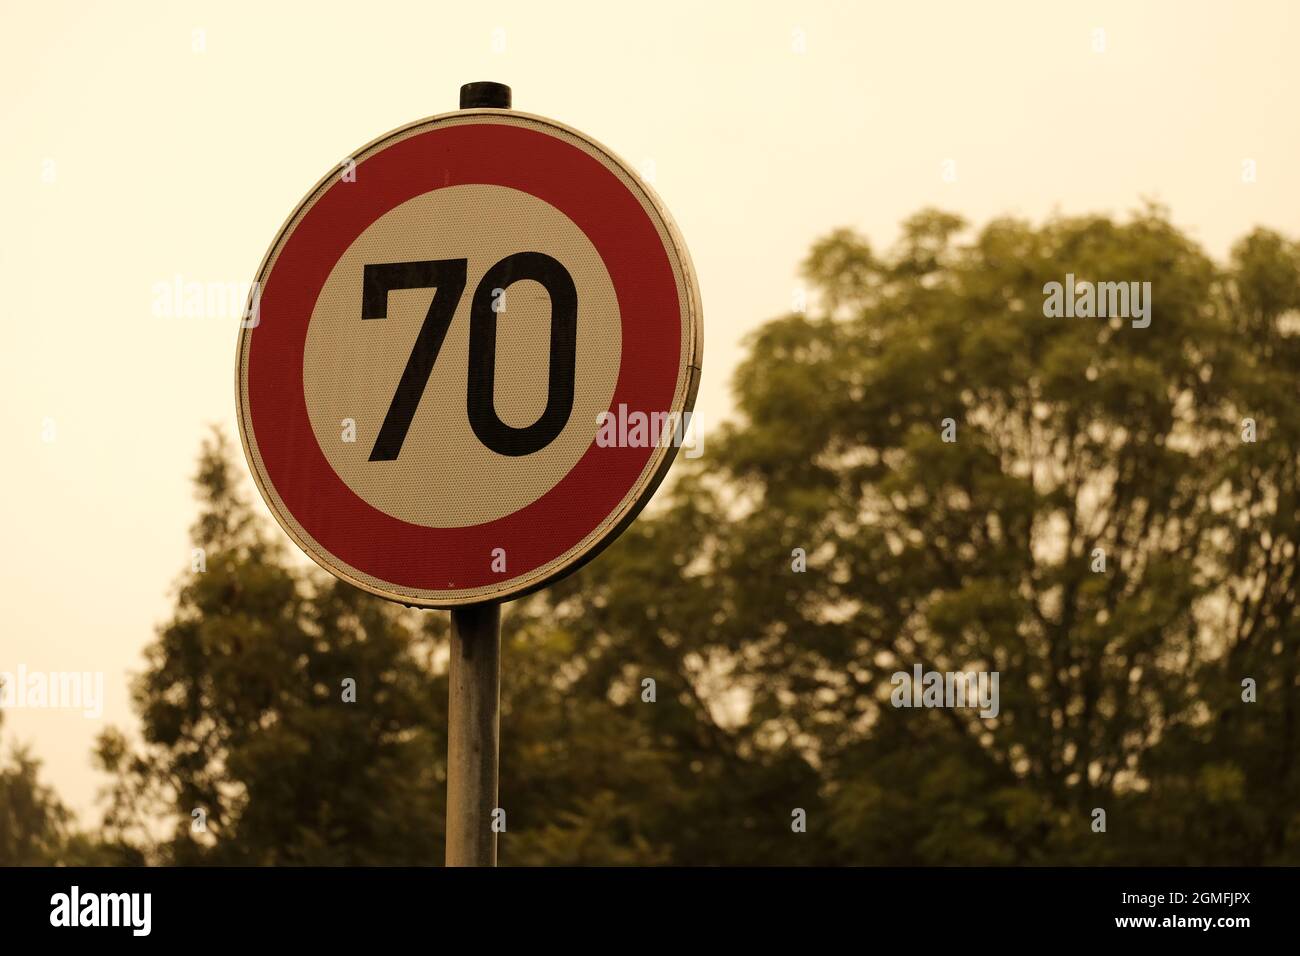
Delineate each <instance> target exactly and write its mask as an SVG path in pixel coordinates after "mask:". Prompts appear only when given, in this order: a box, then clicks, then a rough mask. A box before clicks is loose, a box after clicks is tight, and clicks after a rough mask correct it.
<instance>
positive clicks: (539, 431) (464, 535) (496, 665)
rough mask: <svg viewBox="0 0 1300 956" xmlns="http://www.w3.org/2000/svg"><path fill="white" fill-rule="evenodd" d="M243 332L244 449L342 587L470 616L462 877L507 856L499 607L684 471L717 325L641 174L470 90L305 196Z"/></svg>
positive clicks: (260, 479)
mask: <svg viewBox="0 0 1300 956" xmlns="http://www.w3.org/2000/svg"><path fill="white" fill-rule="evenodd" d="M254 290H255V292H254V295H255V298H254V300H253V303H254V304H253V305H252V306H250V308H251V309H252V311H251V313H250V314H251V315H252V316H253V320H252V321H247V322H244V323H242V326H241V330H240V334H239V344H238V349H237V354H236V379H235V388H236V402H237V405H238V418H239V433H240V437H241V439H242V440H243V446H244V454H245V455H246V457H247V458H248V463H249V469H250V471H251V472H252V474H253V479H254V481H255V482H256V484H257V488H258V491H259V492H260V493H261V494H262V497H263V498H264V499H265V501H266V504H267V506H268V507H269V508H270V510H271V513H272V514H273V515H274V516H275V519H276V520H277V521H278V522H279V523H280V526H281V527H282V528H283V529H284V530H285V532H286V533H287V534H288V535H289V536H290V537H291V538H292V539H293V540H294V542H295V543H296V544H297V545H298V546H299V547H300V548H302V550H303V551H304V552H305V553H306V554H307V555H308V556H309V557H310V558H311V559H312V560H314V561H315V562H316V563H317V564H319V565H320V566H321V567H323V568H324V569H325V570H326V571H328V572H330V573H331V574H333V575H335V576H336V577H338V578H339V579H341V580H343V581H347V582H348V583H350V584H353V585H355V586H356V587H359V588H362V589H364V590H366V591H368V592H370V593H371V594H375V595H378V596H379V597H382V598H386V599H387V600H390V601H396V602H399V603H401V604H405V605H408V606H412V607H428V608H450V609H451V610H452V622H451V623H452V627H451V664H450V693H449V696H448V727H447V732H448V743H447V758H448V761H447V763H448V769H447V863H448V865H451V866H492V865H493V864H495V862H496V847H497V832H498V831H499V829H501V828H500V827H499V826H498V820H497V819H496V817H495V814H496V811H497V810H498V807H497V800H498V795H497V780H498V775H497V760H498V744H499V740H500V729H499V714H500V674H501V665H500V655H501V631H500V625H501V608H500V605H501V602H503V601H508V600H511V599H513V598H516V597H520V596H522V595H524V594H528V593H530V592H532V591H536V590H538V589H539V588H543V587H545V586H547V585H548V584H550V583H551V582H553V581H556V580H558V579H559V578H561V577H563V576H564V575H566V574H569V573H571V572H573V571H575V570H576V569H577V568H579V567H581V566H582V565H583V564H584V563H586V562H587V561H590V560H591V559H592V558H594V557H595V556H596V555H597V554H599V552H600V551H601V549H602V548H604V547H606V546H608V545H609V544H610V543H611V542H613V541H614V539H615V538H617V537H618V535H619V534H620V533H622V531H623V530H624V529H625V528H627V527H628V525H630V524H631V523H632V521H633V520H634V519H635V518H636V516H637V514H638V513H639V512H640V511H641V509H642V508H643V507H644V506H645V505H646V503H647V502H648V501H649V500H650V496H651V495H653V494H654V491H655V489H656V488H657V487H658V486H659V484H660V482H661V481H663V479H664V477H665V476H666V475H667V473H668V468H669V466H670V465H671V464H672V461H673V458H674V456H675V455H676V452H677V449H678V447H679V446H680V445H681V444H682V439H683V436H684V433H685V432H686V431H688V429H689V425H690V422H689V416H690V414H691V410H692V408H693V407H694V404H695V394H696V391H697V389H698V387H699V381H700V353H701V349H702V340H703V331H702V328H701V320H700V293H699V289H698V288H697V286H696V282H695V274H694V271H693V269H692V267H691V262H690V256H689V254H688V253H687V251H686V244H685V243H684V242H683V241H682V238H681V235H680V234H679V233H678V231H677V228H676V226H674V225H673V222H672V219H671V217H670V216H669V215H668V211H667V209H665V208H664V206H663V204H662V203H661V202H660V201H659V199H658V197H657V196H655V194H654V191H653V190H652V189H651V188H650V187H649V186H648V185H647V184H646V183H645V182H643V181H642V180H641V178H640V177H639V176H638V175H637V173H636V171H635V170H634V169H633V168H632V167H631V166H629V165H628V164H627V163H625V162H623V161H622V160H620V159H619V158H618V157H616V156H615V155H614V154H613V153H611V152H610V151H609V150H608V149H606V148H605V147H603V146H601V145H600V144H599V143H598V142H596V141H595V140H593V139H592V138H591V137H589V136H586V135H585V134H583V133H580V132H578V131H577V130H575V129H572V128H570V127H568V126H565V125H563V124H562V123H558V122H556V121H554V120H551V119H547V118H546V117H543V116H536V115H533V114H530V113H521V112H518V111H516V110H514V109H512V108H511V102H510V88H509V87H507V86H504V85H502V84H500V83H468V84H466V85H465V86H463V87H462V88H461V91H460V109H459V110H457V111H455V112H451V113H443V114H440V115H438V116H431V117H427V118H425V119H422V120H418V121H416V122H414V123H411V124H408V125H407V126H403V127H400V128H399V129H395V130H392V131H390V132H389V133H386V134H385V135H383V136H381V137H379V138H378V139H376V140H373V141H372V142H370V143H369V144H368V145H366V146H363V147H361V148H360V149H358V150H356V151H355V152H353V153H352V154H351V155H350V156H349V157H347V158H346V159H345V160H343V161H341V162H339V163H338V165H337V166H336V168H334V169H332V170H331V171H330V172H329V173H328V174H327V175H326V176H325V177H323V178H322V179H321V180H320V181H319V182H318V183H317V184H316V186H315V187H314V188H313V189H312V190H311V191H310V192H309V193H308V194H307V196H306V197H305V198H304V199H303V200H302V201H301V202H300V203H299V204H298V206H297V208H296V209H295V210H294V211H293V213H292V214H291V215H290V217H289V219H288V221H286V223H285V224H284V226H283V227H282V228H281V230H280V233H279V235H277V236H276V239H275V241H274V243H272V245H271V249H270V251H268V252H267V254H266V258H265V259H264V260H263V261H262V265H261V268H260V269H259V270H258V274H257V280H256V282H255V283H254Z"/></svg>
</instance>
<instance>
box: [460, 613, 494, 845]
mask: <svg viewBox="0 0 1300 956" xmlns="http://www.w3.org/2000/svg"><path fill="white" fill-rule="evenodd" d="M450 686H451V692H450V694H449V695H448V702H447V715H448V718H447V865H448V866H496V864H497V835H496V833H495V831H493V829H492V811H493V810H495V809H496V808H497V757H498V748H499V746H500V740H501V720H500V718H501V606H500V605H499V604H471V605H469V606H467V607H462V608H456V609H455V610H453V611H452V612H451V670H450Z"/></svg>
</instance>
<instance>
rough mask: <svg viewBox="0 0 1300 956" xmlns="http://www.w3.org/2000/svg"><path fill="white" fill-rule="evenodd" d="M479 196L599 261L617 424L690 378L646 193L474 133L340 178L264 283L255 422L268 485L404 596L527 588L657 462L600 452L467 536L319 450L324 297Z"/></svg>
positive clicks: (255, 334) (578, 163) (486, 129)
mask: <svg viewBox="0 0 1300 956" xmlns="http://www.w3.org/2000/svg"><path fill="white" fill-rule="evenodd" d="M434 122H436V121H434ZM530 122H531V121H530ZM466 184H486V185H498V186H505V187H509V188H512V189H519V190H521V191H523V192H526V193H529V194H530V195H533V196H536V197H537V198H539V199H541V200H543V201H545V202H548V203H550V204H551V205H552V206H554V207H555V208H557V209H559V210H560V211H561V212H563V213H564V214H565V215H567V216H568V217H569V218H570V219H571V220H572V221H573V222H574V223H575V224H576V225H577V226H578V228H579V229H581V230H582V231H583V232H584V233H585V234H586V235H587V237H588V239H590V240H591V243H592V245H593V246H594V247H595V248H596V250H597V251H598V252H599V253H600V255H601V258H602V260H603V262H604V264H605V267H606V269H607V271H608V272H609V276H610V279H611V281H612V282H613V285H614V290H615V293H616V295H617V299H618V305H619V312H620V317H621V324H622V336H623V347H622V355H621V358H620V363H619V372H618V380H617V383H616V385H615V388H614V396H613V398H612V399H611V402H610V408H611V409H617V408H618V406H619V405H620V404H623V405H626V406H627V407H628V408H629V409H633V410H636V409H640V410H643V411H646V412H651V411H671V410H673V405H672V403H673V398H674V394H675V392H676V389H677V385H678V381H679V378H680V376H681V374H682V367H681V366H682V354H681V351H682V335H681V331H682V329H681V322H682V316H681V301H680V298H679V295H678V286H677V279H676V275H675V273H674V269H673V263H672V261H671V260H670V258H669V255H668V252H667V249H666V248H665V244H664V241H663V239H661V237H660V233H659V231H658V229H657V228H656V226H655V223H654V222H653V220H652V219H651V218H650V216H649V215H648V214H647V212H646V210H645V208H644V207H643V206H642V203H641V201H640V199H639V198H638V197H637V196H636V194H635V193H633V192H632V191H631V190H630V189H629V188H628V187H627V185H626V184H625V183H624V182H623V181H622V180H621V179H620V178H619V177H618V176H616V175H615V174H614V173H613V172H612V171H611V170H610V169H609V168H608V167H606V166H605V165H604V164H603V163H602V162H600V160H598V159H597V158H595V157H594V156H592V155H590V154H588V153H586V152H584V151H583V150H582V149H579V148H578V147H577V146H575V145H573V144H571V143H569V142H567V141H565V140H563V139H561V138H560V137H558V136H554V135H550V134H548V133H544V132H542V131H541V130H539V129H538V128H536V127H535V126H516V125H509V124H507V123H503V122H500V121H495V122H479V123H473V122H461V123H458V124H455V125H448V126H434V127H433V128H431V129H428V130H427V131H424V132H417V133H414V134H412V135H410V136H408V137H406V138H404V139H401V140H398V141H397V142H395V143H392V144H391V145H388V146H381V147H380V148H379V149H378V151H377V152H375V153H373V154H372V155H369V156H367V157H365V158H364V159H363V160H361V161H360V162H359V163H358V164H357V167H356V181H355V182H347V181H343V180H342V179H341V178H338V179H336V181H335V182H334V183H333V185H331V186H330V187H329V188H328V189H326V191H325V192H324V194H322V195H320V196H319V198H318V199H317V201H316V202H315V203H314V204H313V205H312V206H311V207H310V208H309V209H308V210H307V212H306V214H305V215H303V216H302V218H301V219H300V220H299V222H298V223H297V225H296V226H294V227H293V228H292V229H291V230H290V232H289V234H288V235H287V237H285V238H284V240H283V241H282V243H281V244H280V245H281V248H280V252H279V255H278V257H276V258H275V260H274V264H273V266H272V268H271V270H270V272H269V274H266V275H265V276H264V277H263V278H264V281H263V282H262V287H261V288H262V296H261V302H260V314H259V323H258V324H257V326H256V328H252V329H249V330H247V333H246V334H248V335H250V336H251V338H250V340H249V344H248V349H247V395H248V409H247V411H248V420H249V425H250V427H251V429H252V431H253V433H254V436H255V437H256V436H262V437H261V438H258V440H257V442H256V447H257V450H258V453H259V454H260V456H261V460H262V464H263V467H264V469H265V476H266V480H267V481H268V482H269V484H270V485H271V486H272V487H273V488H274V489H275V491H276V493H277V494H278V495H279V497H280V500H281V501H282V502H283V503H284V506H285V508H287V509H288V511H289V512H290V513H291V514H292V516H293V518H294V519H295V520H296V521H297V523H298V524H299V526H300V527H301V528H302V529H303V531H304V532H306V534H307V535H308V536H309V537H310V538H311V539H312V540H313V541H314V543H315V544H316V545H317V547H319V548H320V549H322V550H324V551H325V552H326V553H327V554H328V555H329V556H332V557H334V558H335V559H337V560H339V561H342V562H344V563H345V564H347V565H349V566H350V567H351V568H352V569H355V570H356V571H359V572H361V573H362V574H365V575H369V576H371V577H373V578H375V579H377V580H379V581H381V582H383V583H385V584H387V585H389V586H391V587H396V588H400V589H403V590H411V591H439V592H446V591H460V590H472V589H478V588H485V587H490V586H493V585H496V586H506V585H508V584H509V582H511V581H514V580H517V579H519V578H523V577H527V576H528V575H530V574H532V573H534V572H536V571H537V570H538V569H540V568H542V567H544V566H545V565H547V564H549V563H551V562H552V561H554V560H556V559H557V558H560V557H562V556H563V555H565V554H566V553H568V552H569V551H571V550H572V549H573V548H574V547H576V546H577V545H579V544H580V543H581V542H582V541H583V540H584V539H585V538H587V536H588V535H590V534H591V532H593V531H594V530H595V529H596V528H598V527H599V526H600V525H601V523H602V522H603V521H605V520H606V519H607V518H608V517H609V516H610V515H611V514H613V513H614V512H615V511H616V510H618V508H619V506H620V505H621V504H622V503H623V501H624V499H625V498H626V497H627V495H628V493H629V492H630V491H631V490H632V489H633V488H634V487H635V486H636V484H637V481H638V480H639V479H640V477H641V476H642V474H643V473H644V471H645V466H646V464H647V462H648V461H649V459H650V456H651V454H652V453H653V452H654V451H655V449H654V448H653V447H623V448H620V447H601V446H599V445H597V444H596V443H595V442H594V441H593V443H592V444H591V445H590V446H589V447H588V449H587V451H586V453H585V454H584V455H583V457H582V458H581V459H579V461H578V463H577V464H576V465H575V466H574V467H573V468H572V469H571V470H570V471H569V473H568V474H567V475H565V477H564V478H562V479H561V480H560V481H559V482H558V483H557V484H556V485H555V486H554V487H553V488H551V489H550V490H549V491H548V492H546V493H545V494H543V495H542V496H541V497H539V498H537V499H536V500H535V501H533V502H532V503H531V504H529V505H527V506H525V507H524V508H521V509H520V510H519V511H516V512H514V513H512V514H509V515H506V516H504V517H502V518H499V519H496V520H494V521H489V522H485V523H483V524H479V525H474V526H469V527H462V528H429V527H424V526H422V525H416V524H411V523H409V522H406V521H402V520H401V519H399V518H395V517H393V516H392V515H389V514H387V513H386V512H383V511H380V510H379V509H377V508H375V507H374V506H373V505H371V504H370V503H369V502H367V501H366V500H365V499H363V498H361V497H360V496H359V495H357V494H356V492H354V491H353V490H352V489H351V488H349V487H348V485H347V484H346V483H344V481H343V480H342V479H341V478H339V476H338V475H337V473H335V471H334V469H333V467H332V466H331V465H330V464H329V461H328V459H327V458H326V457H325V454H324V452H323V451H322V450H321V448H320V445H319V443H318V442H317V440H316V436H315V432H314V431H313V429H312V426H311V420H310V417H309V415H308V412H307V404H306V396H305V394H304V391H303V356H304V346H305V343H306V337H307V328H308V325H309V324H310V321H311V315H312V312H313V310H314V308H315V304H316V299H317V296H318V295H319V293H320V291H321V289H322V287H323V286H324V284H325V281H326V279H327V278H328V276H329V275H330V273H331V271H332V270H333V268H334V266H335V265H336V263H337V262H338V260H339V258H340V257H341V256H342V255H343V254H344V252H346V250H347V248H348V247H349V246H350V245H351V243H352V242H353V241H354V240H355V239H356V238H357V237H358V236H360V235H361V233H362V232H363V231H364V230H365V229H366V228H367V227H368V226H370V225H371V224H372V223H373V222H375V221H376V220H378V219H379V218H380V217H381V216H383V215H384V214H385V213H387V212H388V211H390V210H391V209H393V208H395V207H396V206H398V205H400V204H401V203H403V202H406V201H407V200H409V199H413V198H415V197H416V196H419V195H422V194H424V193H427V192H430V191H432V190H434V189H440V188H445V187H447V186H455V185H466ZM359 320H360V316H358V321H359ZM593 424H594V423H593ZM263 439H265V440H263ZM432 491H433V492H434V493H436V489H432ZM495 548H503V549H505V551H506V555H507V564H508V568H509V572H508V573H507V574H505V575H502V574H500V573H495V572H493V571H492V570H491V553H492V551H493V549H495Z"/></svg>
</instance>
